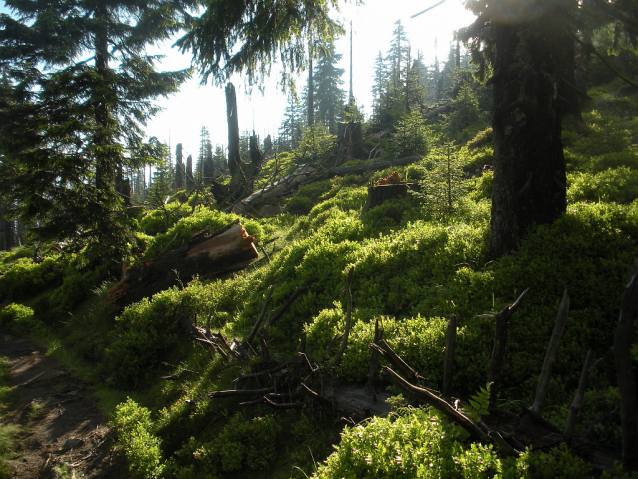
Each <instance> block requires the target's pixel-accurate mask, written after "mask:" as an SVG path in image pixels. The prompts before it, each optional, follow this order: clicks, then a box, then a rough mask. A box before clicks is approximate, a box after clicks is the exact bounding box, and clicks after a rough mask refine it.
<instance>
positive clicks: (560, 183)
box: [490, 13, 566, 257]
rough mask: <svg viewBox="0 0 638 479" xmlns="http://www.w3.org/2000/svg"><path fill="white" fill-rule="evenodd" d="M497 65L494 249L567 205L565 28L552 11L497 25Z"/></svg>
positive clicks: (498, 252)
mask: <svg viewBox="0 0 638 479" xmlns="http://www.w3.org/2000/svg"><path fill="white" fill-rule="evenodd" d="M494 32H495V37H496V58H495V64H494V77H493V80H492V81H493V83H494V122H493V123H494V124H493V126H494V140H493V144H494V183H493V194H492V224H491V239H490V252H491V254H492V256H493V257H499V256H502V255H503V254H505V253H507V252H508V251H510V250H512V249H514V248H516V247H517V246H518V245H519V244H520V241H521V239H522V237H523V235H524V234H525V232H526V230H527V229H528V228H529V227H530V226H532V225H533V224H544V223H550V222H552V221H554V220H555V219H557V218H558V217H559V216H560V215H561V213H563V212H564V211H565V209H566V184H565V181H566V180H565V176H566V175H565V158H564V156H563V147H562V143H561V138H560V135H561V119H560V115H559V107H558V101H559V100H558V95H557V87H558V81H559V78H560V73H561V65H560V59H561V58H560V56H561V52H562V51H563V48H562V45H561V39H562V36H561V35H560V29H559V28H558V27H557V26H556V25H553V22H552V14H551V13H546V14H545V15H542V16H539V18H537V19H535V20H529V21H527V22H526V23H517V24H514V23H506V22H502V23H497V24H496V25H495V26H494Z"/></svg>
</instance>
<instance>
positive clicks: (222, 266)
mask: <svg viewBox="0 0 638 479" xmlns="http://www.w3.org/2000/svg"><path fill="white" fill-rule="evenodd" d="M254 241H255V238H254V236H250V235H248V233H246V230H245V229H244V227H243V226H242V225H241V224H240V223H239V220H237V221H235V222H233V223H231V224H229V225H227V226H225V227H224V228H222V229H220V230H217V231H215V232H213V233H210V232H208V231H200V232H198V233H195V234H194V235H192V237H191V239H190V241H189V243H188V244H187V245H184V246H182V247H180V248H177V249H176V250H174V251H172V252H170V253H168V254H166V255H163V256H160V257H159V258H156V259H154V260H150V261H145V262H143V263H141V264H137V265H135V266H133V267H130V268H124V269H123V271H122V279H121V281H120V282H119V283H117V284H116V285H115V286H113V287H112V288H111V289H110V290H109V291H108V299H109V301H111V302H112V303H114V304H115V305H116V306H117V307H119V308H120V309H121V308H124V307H126V306H128V305H129V304H131V303H135V302H138V301H141V300H142V299H143V298H149V297H151V296H152V295H154V294H155V293H158V292H160V291H164V290H166V289H168V288H170V287H172V286H175V285H177V284H179V283H186V282H188V281H190V280H191V279H193V278H194V277H195V276H201V277H205V276H211V275H214V274H220V273H224V272H228V271H233V270H237V269H241V268H244V267H246V266H248V265H249V264H250V263H251V262H253V261H254V260H255V259H257V258H258V257H259V253H258V252H257V249H256V248H255V245H254Z"/></svg>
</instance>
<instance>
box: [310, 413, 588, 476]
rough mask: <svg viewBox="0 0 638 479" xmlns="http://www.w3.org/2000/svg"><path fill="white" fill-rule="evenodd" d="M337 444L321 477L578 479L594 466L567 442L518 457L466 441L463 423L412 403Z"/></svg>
mask: <svg viewBox="0 0 638 479" xmlns="http://www.w3.org/2000/svg"><path fill="white" fill-rule="evenodd" d="M335 449H336V451H335V452H334V453H333V454H332V455H331V456H330V457H328V459H327V460H326V461H325V463H324V464H322V465H320V466H319V467H318V470H317V473H316V477H317V478H318V479H332V478H337V477H339V478H348V479H349V478H352V479H354V478H357V479H367V478H370V479H372V478H376V477H410V478H414V479H425V478H432V479H447V478H451V477H462V478H503V479H521V478H529V479H532V478H533V479H536V478H546V479H549V478H555V477H560V478H570V479H571V478H573V479H577V478H578V479H580V478H583V477H587V476H589V475H590V474H591V470H590V468H589V467H587V466H586V465H585V464H584V462H583V461H582V460H580V459H578V458H576V457H574V456H572V455H571V454H570V453H569V451H568V450H567V448H566V447H564V446H561V447H559V448H557V449H553V450H551V451H550V452H532V451H529V450H527V451H525V453H524V454H523V455H521V457H520V458H506V459H501V457H500V456H499V455H498V454H497V453H496V452H495V451H494V450H493V448H492V446H491V445H483V444H478V443H470V442H468V441H467V434H466V433H465V432H464V431H463V430H461V428H460V427H458V426H455V425H453V424H449V423H448V422H447V420H445V419H441V418H440V417H439V415H438V413H434V412H432V411H428V410H421V409H411V408H408V409H402V410H399V413H398V415H395V416H391V417H388V418H379V417H374V418H371V419H369V420H368V421H367V422H365V423H362V424H360V425H358V426H355V427H353V428H350V429H346V430H345V431H344V432H343V434H342V435H341V441H340V442H339V444H338V445H336V446H335Z"/></svg>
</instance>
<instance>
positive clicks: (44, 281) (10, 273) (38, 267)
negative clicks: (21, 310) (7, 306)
mask: <svg viewBox="0 0 638 479" xmlns="http://www.w3.org/2000/svg"><path fill="white" fill-rule="evenodd" d="M67 264H68V258H67V257H64V256H61V255H55V256H48V257H46V258H45V259H44V261H42V262H40V263H36V262H34V261H33V260H32V259H30V258H20V259H18V260H16V261H15V262H13V263H12V264H10V265H9V267H8V269H6V270H5V271H4V274H2V275H1V276H0V301H2V300H4V299H21V298H27V297H29V296H33V295H35V294H37V293H40V292H42V291H43V290H45V289H49V288H54V287H56V286H58V285H59V284H60V283H61V282H62V278H63V276H64V272H65V269H66V267H67Z"/></svg>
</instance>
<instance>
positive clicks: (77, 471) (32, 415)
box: [0, 333, 126, 479]
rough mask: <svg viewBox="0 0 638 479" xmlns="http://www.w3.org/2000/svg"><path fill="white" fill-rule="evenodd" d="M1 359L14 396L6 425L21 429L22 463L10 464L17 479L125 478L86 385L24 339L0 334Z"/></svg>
mask: <svg viewBox="0 0 638 479" xmlns="http://www.w3.org/2000/svg"><path fill="white" fill-rule="evenodd" d="M0 355H3V356H5V357H7V359H8V360H9V366H10V369H11V384H12V388H13V390H14V401H13V404H12V406H11V407H10V409H9V410H8V411H7V412H6V413H5V414H4V418H3V422H4V423H5V424H16V425H19V426H20V428H21V433H20V435H19V438H18V441H17V451H16V452H17V455H18V457H17V458H16V459H14V460H12V461H9V464H10V465H11V466H12V467H13V469H14V470H15V477H16V478H19V479H33V478H38V479H46V478H57V477H71V478H80V477H85V478H92V479H97V478H117V477H125V476H126V474H125V473H123V471H125V469H124V464H123V461H122V459H121V458H119V457H115V456H113V454H112V453H111V451H110V449H111V446H112V437H111V436H112V434H111V431H110V428H109V427H108V424H107V420H106V419H105V418H104V417H103V416H102V414H101V413H100V412H99V411H98V409H97V407H96V401H97V400H96V398H95V397H94V396H93V395H92V394H91V390H90V389H89V386H88V385H87V384H86V383H84V382H82V381H81V380H79V379H77V378H75V377H73V376H72V375H71V374H70V373H69V372H67V371H66V370H65V369H64V368H63V367H61V366H60V364H59V363H58V361H57V360H56V359H54V358H52V357H51V356H47V355H46V354H45V352H44V351H43V350H42V349H41V348H39V347H38V346H36V345H35V344H34V343H32V342H31V341H29V340H28V339H26V338H22V337H18V336H13V335H8V334H1V333H0ZM57 470H66V471H67V472H68V475H67V476H62V475H60V473H59V472H58V471H57Z"/></svg>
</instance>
